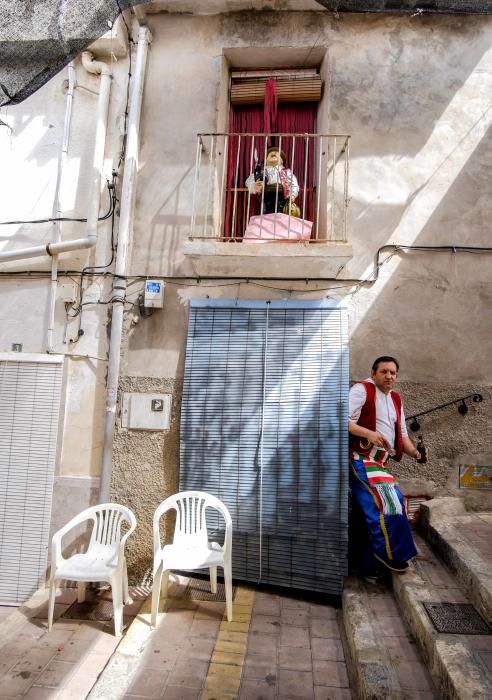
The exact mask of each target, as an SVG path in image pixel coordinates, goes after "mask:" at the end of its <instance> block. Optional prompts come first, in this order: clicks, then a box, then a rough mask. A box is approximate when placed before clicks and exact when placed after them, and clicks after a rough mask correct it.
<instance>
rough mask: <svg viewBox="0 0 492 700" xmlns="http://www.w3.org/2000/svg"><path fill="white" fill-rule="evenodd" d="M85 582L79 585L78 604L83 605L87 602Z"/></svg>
mask: <svg viewBox="0 0 492 700" xmlns="http://www.w3.org/2000/svg"><path fill="white" fill-rule="evenodd" d="M85 586H86V583H85V581H79V582H78V583H77V603H83V602H84V601H85Z"/></svg>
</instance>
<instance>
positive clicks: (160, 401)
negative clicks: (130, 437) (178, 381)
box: [121, 393, 172, 430]
mask: <svg viewBox="0 0 492 700" xmlns="http://www.w3.org/2000/svg"><path fill="white" fill-rule="evenodd" d="M171 405H172V398H171V395H170V394H137V393H125V394H123V399H122V406H121V427H122V428H127V430H169V425H170V422H171Z"/></svg>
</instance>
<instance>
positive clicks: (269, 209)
mask: <svg viewBox="0 0 492 700" xmlns="http://www.w3.org/2000/svg"><path fill="white" fill-rule="evenodd" d="M285 160H286V156H285V153H284V152H283V151H281V150H280V149H279V148H278V146H271V147H270V148H269V149H268V150H267V154H266V164H265V168H264V171H262V169H261V167H260V166H256V167H255V169H254V172H252V173H251V175H250V176H249V177H248V179H247V180H246V187H247V188H248V191H249V193H250V194H257V195H258V196H260V197H261V198H262V199H263V214H273V213H275V212H283V213H284V214H289V213H291V211H292V209H293V208H294V207H293V204H294V202H295V199H296V197H297V195H298V194H299V184H298V182H297V178H296V176H295V175H294V173H293V172H292V171H291V170H290V169H289V168H285V167H284V162H285ZM263 187H264V188H265V192H264V194H263ZM295 209H296V210H297V207H295Z"/></svg>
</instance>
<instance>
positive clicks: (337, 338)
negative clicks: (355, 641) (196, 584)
mask: <svg viewBox="0 0 492 700" xmlns="http://www.w3.org/2000/svg"><path fill="white" fill-rule="evenodd" d="M208 303H209V302H207V304H208ZM258 306H260V307H261V308H258ZM279 306H280V307H281V308H276V307H275V303H272V305H271V307H270V309H269V312H268V330H267V311H266V305H265V304H263V305H262V304H261V303H256V304H255V303H252V304H251V305H248V303H246V302H242V305H240V306H239V307H238V306H237V305H236V304H235V303H234V302H231V304H230V307H228V305H227V302H219V303H218V304H217V305H216V306H215V308H214V302H210V305H209V306H204V305H200V303H198V304H197V305H195V306H192V307H191V309H190V320H189V329H188V341H187V353H186V361H185V380H184V387H183V401H182V409H181V469H180V488H181V489H182V490H185V489H200V490H204V491H209V492H211V493H213V494H214V495H216V496H217V497H218V498H220V499H221V500H222V501H224V503H225V504H226V505H227V507H228V508H229V510H230V512H231V516H232V519H233V525H234V531H233V572H234V576H235V577H236V578H239V579H243V580H249V581H258V580H259V577H260V549H261V581H262V582H263V583H271V584H276V585H282V586H291V587H296V588H305V589H309V590H313V591H323V592H327V593H331V594H335V595H339V594H340V593H341V587H342V581H343V577H344V576H345V575H346V571H347V489H348V484H347V460H348V454H347V449H348V448H347V431H346V425H347V410H348V409H347V396H348V359H347V330H346V317H345V311H344V310H343V309H340V308H324V307H314V308H313V305H312V304H310V303H309V302H307V303H306V304H302V303H299V304H296V305H293V304H291V305H289V304H284V305H279ZM266 338H267V356H266V370H267V371H266V381H265V402H264V407H263V410H264V416H263V418H264V420H263V423H264V430H263V448H262V449H263V488H262V491H261V494H260V486H259V485H260V461H259V451H260V434H261V423H262V401H263V360H264V349H265V339H266ZM260 498H261V505H262V509H261V510H262V522H261V528H262V537H261V543H260ZM212 525H213V523H212ZM209 526H210V523H209ZM215 526H216V527H217V528H218V529H219V530H220V525H219V523H216V524H215ZM219 535H220V533H217V536H219Z"/></svg>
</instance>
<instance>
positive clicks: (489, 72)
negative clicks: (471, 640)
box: [127, 12, 492, 383]
mask: <svg viewBox="0 0 492 700" xmlns="http://www.w3.org/2000/svg"><path fill="white" fill-rule="evenodd" d="M280 28H281V31H280ZM151 30H152V32H153V36H154V41H153V44H152V49H151V54H150V63H149V72H148V77H147V87H146V94H145V101H144V116H143V122H142V167H141V169H140V172H139V184H138V197H137V211H136V220H135V241H134V250H133V259H132V273H133V274H144V273H145V274H149V275H158V274H192V267H191V265H190V262H189V260H188V259H187V258H186V256H185V255H184V252H183V243H184V242H185V240H186V236H187V233H188V225H189V216H190V211H191V198H192V187H193V177H192V170H193V166H194V157H195V137H196V133H198V132H200V131H214V130H215V129H217V128H218V121H219V112H220V114H222V113H223V109H222V108H221V104H222V103H221V99H219V98H220V96H221V95H223V80H224V71H223V66H224V63H223V62H224V56H228V57H229V60H231V59H230V57H231V56H234V57H235V59H234V60H236V61H240V60H241V58H240V57H241V56H243V59H244V60H246V59H247V61H248V65H250V66H251V65H253V64H254V56H255V51H257V53H258V57H260V56H261V57H262V58H261V60H265V59H264V56H265V53H264V48H265V47H271V51H270V55H271V56H272V60H273V61H275V62H278V61H284V64H285V62H288V57H289V55H291V56H293V57H295V59H296V60H297V61H299V60H300V58H299V56H300V53H299V51H300V50H301V49H302V50H304V59H305V60H308V62H309V56H312V55H313V52H312V48H313V46H314V45H316V51H318V50H320V49H323V51H324V60H323V77H324V79H325V84H326V85H327V88H328V89H326V90H325V96H324V101H323V102H322V104H321V106H320V122H322V123H319V124H318V129H319V130H321V129H322V130H326V131H330V132H331V133H333V132H336V133H340V132H343V133H345V132H347V133H350V134H352V144H351V166H350V195H351V199H350V205H349V228H348V237H349V242H350V243H351V244H352V246H353V257H352V259H351V261H350V262H349V264H348V265H347V266H346V268H345V269H344V270H343V271H342V272H341V274H340V275H339V278H340V280H343V278H357V279H365V278H367V277H370V276H371V275H372V274H373V272H374V256H375V254H376V251H377V249H378V248H379V247H380V246H383V245H385V244H388V243H395V244H401V245H418V246H435V245H446V244H451V245H473V246H487V245H488V244H489V240H488V238H489V236H488V226H487V220H488V210H489V205H488V202H489V199H490V195H491V187H492V185H491V182H492V180H491V178H490V176H489V173H490V162H491V161H490V154H491V146H492V144H491V139H490V129H489V127H490V120H491V119H492V117H490V115H489V110H488V106H489V95H490V93H491V90H492V51H491V50H490V48H489V47H490V42H491V38H492V19H491V18H484V17H466V18H457V17H444V16H443V17H426V18H411V17H404V18H403V17H390V16H386V17H372V16H371V17H367V16H364V17H362V16H357V15H343V16H341V17H340V18H339V19H335V18H334V17H333V16H332V15H329V14H328V13H314V14H313V13H268V12H264V13H254V12H253V13H237V14H229V15H220V16H210V17H208V16H207V17H193V16H172V15H171V16H170V15H165V16H164V15H162V16H161V15H156V16H153V17H152V18H151ZM258 60H260V59H258ZM292 60H294V59H292ZM301 63H302V61H301ZM170 65H175V66H176V70H174V71H172V70H171V71H169V70H167V71H166V75H165V90H163V89H162V83H163V73H162V66H170ZM258 67H259V68H263V67H264V64H261V65H258ZM328 83H329V85H328ZM183 85H186V90H184V89H183ZM219 107H220V108H221V109H219ZM163 115H165V121H163ZM386 257H388V253H386V254H383V255H382V260H384V259H385V258H386ZM282 267H283V264H282V260H281V259H276V258H275V259H273V258H272V261H271V274H272V276H278V277H281V276H282ZM220 269H221V264H220V260H218V262H217V267H216V270H217V273H218V271H219V270H220ZM212 270H213V268H212ZM491 272H492V258H491V256H490V255H485V254H479V253H476V254H468V255H466V254H457V255H453V254H452V253H440V254H431V253H401V254H398V255H396V256H394V257H392V258H391V260H389V261H388V262H387V263H385V264H384V265H383V266H382V267H381V268H380V270H379V280H378V282H377V283H375V284H374V285H373V286H371V287H367V286H361V287H360V288H359V289H357V290H356V289H355V288H354V286H350V285H348V286H347V288H344V287H343V282H342V281H341V282H340V283H338V282H337V283H336V284H334V285H331V286H333V287H336V289H334V290H333V291H332V292H331V294H332V295H339V296H346V297H347V300H348V302H349V304H350V317H351V350H352V367H353V371H354V374H356V375H360V374H362V373H363V372H364V371H365V367H367V365H368V364H369V363H370V362H371V361H372V357H373V356H374V354H376V355H377V354H379V353H380V352H383V351H386V352H387V351H388V350H391V351H392V352H393V353H394V354H397V355H398V356H399V357H400V358H401V360H402V366H403V377H404V378H405V379H409V380H414V381H425V382H427V381H433V382H435V381H441V382H449V383H453V382H454V381H458V382H474V381H482V380H487V378H490V377H491V376H492V366H491V365H492V334H490V333H489V332H488V327H487V324H486V322H485V319H486V315H487V311H488V309H489V307H490V301H491V294H492V292H491V288H490V285H489V279H490V275H491ZM272 286H275V284H274V283H272ZM277 286H278V287H281V288H287V289H294V290H295V289H296V287H299V288H300V289H302V292H303V298H308V295H305V291H306V287H305V285H304V283H302V284H301V285H296V284H295V283H291V282H288V283H284V284H282V283H278V284H277ZM320 286H321V287H324V288H326V287H330V285H329V284H327V283H325V284H323V285H320ZM312 288H313V289H316V285H314V284H313V285H312ZM196 289H197V290H199V291H198V293H199V294H204V293H207V294H210V295H213V296H224V288H222V287H218V286H217V287H216V289H213V287H212V288H209V289H207V290H203V288H200V287H198V286H197V287H196ZM251 289H252V287H251V285H250V286H245V285H242V286H241V288H240V289H239V291H238V290H237V289H236V288H233V287H232V288H230V289H229V290H228V291H227V293H231V292H232V293H233V294H234V295H236V294H238V295H239V296H240V297H246V298H247V297H250V296H251ZM354 292H356V293H354ZM325 293H326V292H325ZM328 293H329V292H328ZM264 294H266V295H271V296H272V297H275V296H276V295H277V293H276V292H275V291H273V290H272V291H270V290H267V291H265V292H264ZM293 294H294V296H295V292H293ZM187 295H188V290H187V289H184V288H183V289H179V287H176V288H175V290H174V291H173V293H172V294H170V295H169V298H168V299H167V301H166V308H165V309H164V311H163V312H159V315H158V320H157V317H156V318H155V319H154V320H151V321H150V322H147V323H146V326H145V332H144V333H143V334H144V335H145V336H146V338H145V342H142V339H141V337H140V333H141V329H142V328H143V324H142V325H141V326H140V327H139V329H138V331H135V332H134V334H133V339H132V341H131V342H130V346H129V354H128V365H127V367H128V373H129V374H137V375H139V374H148V369H143V366H144V364H145V367H146V368H149V367H150V370H151V374H152V373H153V372H154V371H155V372H156V373H164V375H165V376H173V373H174V371H175V368H177V366H178V365H179V361H178V360H177V354H178V355H179V354H180V353H182V351H183V345H182V341H181V340H179V341H177V340H176V338H177V335H179V336H180V337H181V338H182V337H183V336H184V328H183V326H185V325H186V313H183V303H184V299H185V298H186V296H187ZM282 295H285V291H280V292H279V293H278V296H280V297H281V296H282ZM320 296H323V294H322V293H319V292H318V293H316V292H315V293H314V294H313V297H315V298H316V297H317V298H319V297H320ZM422 336H425V339H426V342H425V343H422ZM470 338H473V342H472V343H470ZM171 345H172V348H173V349H172V351H171V350H170V346H171ZM149 348H152V352H151V353H149ZM164 348H167V350H165V349H164ZM168 352H172V354H173V357H172V359H171V358H170V357H169V356H166V353H168ZM176 353H177V354H176ZM143 357H145V363H143V362H142V359H143ZM149 362H150V365H149V364H148V363H149ZM169 362H171V364H172V371H171V372H169V371H168V369H167V367H168V363H169Z"/></svg>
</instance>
